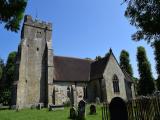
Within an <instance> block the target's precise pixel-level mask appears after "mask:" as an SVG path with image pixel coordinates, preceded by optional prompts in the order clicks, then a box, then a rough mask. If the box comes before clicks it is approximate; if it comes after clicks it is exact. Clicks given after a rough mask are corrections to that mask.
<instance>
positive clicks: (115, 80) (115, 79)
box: [113, 75, 120, 93]
mask: <svg viewBox="0 0 160 120" xmlns="http://www.w3.org/2000/svg"><path fill="white" fill-rule="evenodd" d="M113 90H114V93H119V92H120V91H119V80H118V77H117V75H113Z"/></svg>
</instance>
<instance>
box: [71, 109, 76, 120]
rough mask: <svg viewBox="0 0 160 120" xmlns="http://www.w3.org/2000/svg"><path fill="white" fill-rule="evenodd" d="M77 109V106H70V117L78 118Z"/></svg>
mask: <svg viewBox="0 0 160 120" xmlns="http://www.w3.org/2000/svg"><path fill="white" fill-rule="evenodd" d="M76 117H77V111H76V108H75V107H72V108H70V119H72V120H76Z"/></svg>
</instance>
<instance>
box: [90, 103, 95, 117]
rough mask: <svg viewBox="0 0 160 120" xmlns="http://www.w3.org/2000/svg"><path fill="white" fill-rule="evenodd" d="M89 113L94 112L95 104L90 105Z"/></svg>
mask: <svg viewBox="0 0 160 120" xmlns="http://www.w3.org/2000/svg"><path fill="white" fill-rule="evenodd" d="M90 114H91V115H93V114H96V106H95V105H93V104H92V105H91V106H90Z"/></svg>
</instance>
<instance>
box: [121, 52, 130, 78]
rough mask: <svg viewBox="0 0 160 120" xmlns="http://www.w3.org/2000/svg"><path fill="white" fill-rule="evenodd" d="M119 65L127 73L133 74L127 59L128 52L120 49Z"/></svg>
mask: <svg viewBox="0 0 160 120" xmlns="http://www.w3.org/2000/svg"><path fill="white" fill-rule="evenodd" d="M120 67H121V68H123V69H124V70H125V71H126V72H127V73H129V74H130V75H131V76H133V70H132V67H131V64H130V60H129V53H128V52H127V51H126V50H122V51H121V54H120Z"/></svg>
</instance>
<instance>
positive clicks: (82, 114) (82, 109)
mask: <svg viewBox="0 0 160 120" xmlns="http://www.w3.org/2000/svg"><path fill="white" fill-rule="evenodd" d="M85 108H86V102H85V101H84V100H81V101H80V102H79V104H78V120H85Z"/></svg>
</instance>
